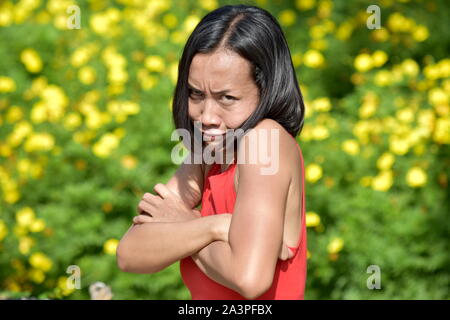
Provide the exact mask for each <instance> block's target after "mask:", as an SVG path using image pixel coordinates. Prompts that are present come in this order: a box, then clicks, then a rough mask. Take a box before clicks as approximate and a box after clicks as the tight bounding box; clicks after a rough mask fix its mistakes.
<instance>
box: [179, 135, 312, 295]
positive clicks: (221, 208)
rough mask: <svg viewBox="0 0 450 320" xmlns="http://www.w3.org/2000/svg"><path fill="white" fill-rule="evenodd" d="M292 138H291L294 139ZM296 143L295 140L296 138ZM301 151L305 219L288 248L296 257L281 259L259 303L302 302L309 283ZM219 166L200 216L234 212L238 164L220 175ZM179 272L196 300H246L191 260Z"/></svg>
mask: <svg viewBox="0 0 450 320" xmlns="http://www.w3.org/2000/svg"><path fill="white" fill-rule="evenodd" d="M291 137H292V136H291ZM294 140H295V139H294ZM295 142H296V144H297V147H298V149H299V152H300V159H301V166H302V209H301V210H302V213H301V215H302V218H301V226H300V230H301V239H299V241H298V242H297V246H296V247H289V248H290V249H291V251H292V252H293V253H294V256H293V257H292V258H291V259H289V260H285V261H282V260H278V262H277V264H276V269H275V273H274V278H273V283H272V286H271V287H270V289H269V290H268V291H266V292H265V293H264V294H262V295H261V296H259V297H258V298H257V299H256V300H303V299H304V291H305V282H306V273H307V270H306V269H307V266H306V259H307V257H306V251H307V240H306V223H305V178H304V176H305V168H304V162H303V154H302V151H301V149H300V146H299V145H298V143H297V141H295ZM220 167H221V166H220V164H217V163H214V164H213V165H212V167H211V168H210V170H209V172H208V174H207V176H206V178H205V183H204V189H203V195H202V206H201V215H202V216H208V215H212V214H221V213H233V209H234V203H235V200H236V193H235V190H234V178H233V177H234V172H235V169H236V161H235V163H232V164H231V165H230V166H229V167H228V168H227V170H226V171H224V172H220V169H221V168H220ZM180 273H181V276H182V279H183V282H184V284H185V285H186V287H187V288H188V289H189V291H190V293H191V296H192V299H193V300H245V298H244V297H243V296H242V295H240V294H239V293H237V292H236V291H233V290H231V289H229V288H227V287H225V286H223V285H221V284H219V283H217V282H215V281H214V280H212V279H210V278H208V276H206V275H205V274H204V273H203V271H201V270H200V269H199V268H198V267H197V265H196V264H195V262H194V260H192V258H191V257H186V258H184V259H181V260H180Z"/></svg>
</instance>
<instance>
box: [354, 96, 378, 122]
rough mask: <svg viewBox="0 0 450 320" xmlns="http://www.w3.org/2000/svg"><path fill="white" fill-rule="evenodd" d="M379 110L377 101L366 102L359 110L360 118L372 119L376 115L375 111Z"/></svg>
mask: <svg viewBox="0 0 450 320" xmlns="http://www.w3.org/2000/svg"><path fill="white" fill-rule="evenodd" d="M376 110H377V102H376V100H371V99H369V100H366V101H364V103H363V104H362V106H361V107H360V108H359V111H358V112H359V116H360V117H361V118H363V119H366V118H370V117H371V116H373V115H374V113H375V111H376Z"/></svg>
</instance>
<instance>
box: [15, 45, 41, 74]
mask: <svg viewBox="0 0 450 320" xmlns="http://www.w3.org/2000/svg"><path fill="white" fill-rule="evenodd" d="M20 60H21V61H22V63H23V64H24V65H25V68H26V69H27V70H28V71H29V72H31V73H38V72H39V71H41V70H42V60H41V58H40V57H39V54H38V53H37V52H36V50H34V49H25V50H23V51H22V53H21V54H20Z"/></svg>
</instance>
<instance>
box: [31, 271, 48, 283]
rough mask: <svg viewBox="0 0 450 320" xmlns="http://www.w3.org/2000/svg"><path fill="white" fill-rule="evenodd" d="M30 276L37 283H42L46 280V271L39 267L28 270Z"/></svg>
mask: <svg viewBox="0 0 450 320" xmlns="http://www.w3.org/2000/svg"><path fill="white" fill-rule="evenodd" d="M28 277H29V278H30V279H31V281H33V282H35V283H42V282H44V280H45V274H44V272H42V270H39V269H31V270H30V271H29V272H28Z"/></svg>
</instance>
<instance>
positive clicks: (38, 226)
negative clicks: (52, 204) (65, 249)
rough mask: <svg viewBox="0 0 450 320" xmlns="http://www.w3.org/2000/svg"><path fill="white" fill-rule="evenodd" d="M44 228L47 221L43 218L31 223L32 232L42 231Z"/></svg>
mask: <svg viewBox="0 0 450 320" xmlns="http://www.w3.org/2000/svg"><path fill="white" fill-rule="evenodd" d="M44 229H45V222H44V220H42V219H36V220H34V221H33V222H32V223H31V225H30V231H31V232H41V231H42V230H44Z"/></svg>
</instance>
